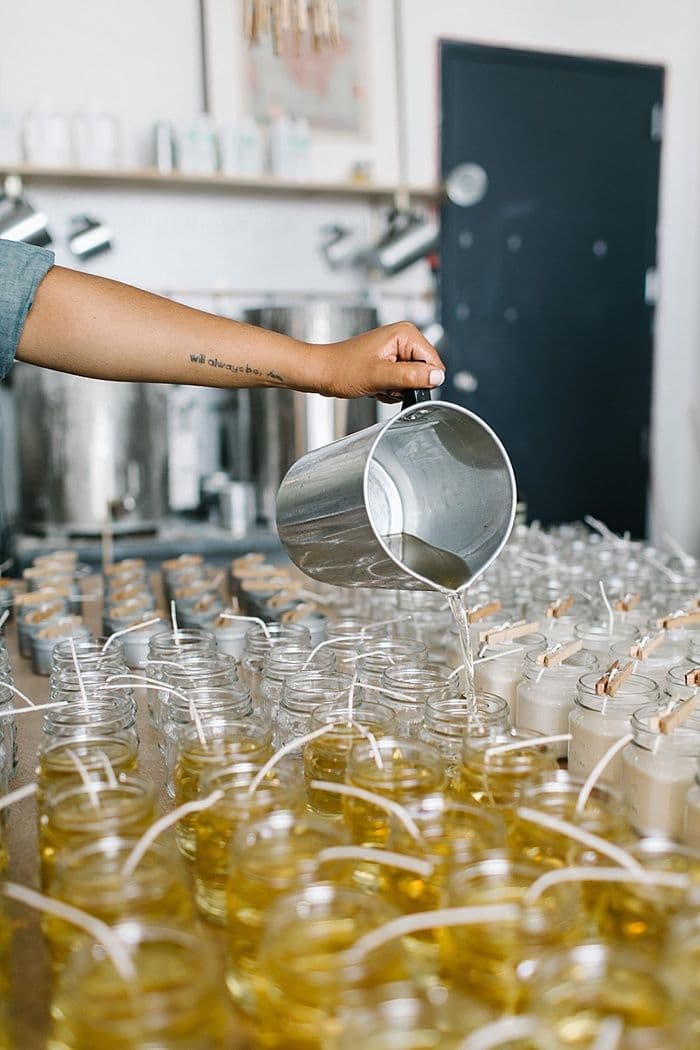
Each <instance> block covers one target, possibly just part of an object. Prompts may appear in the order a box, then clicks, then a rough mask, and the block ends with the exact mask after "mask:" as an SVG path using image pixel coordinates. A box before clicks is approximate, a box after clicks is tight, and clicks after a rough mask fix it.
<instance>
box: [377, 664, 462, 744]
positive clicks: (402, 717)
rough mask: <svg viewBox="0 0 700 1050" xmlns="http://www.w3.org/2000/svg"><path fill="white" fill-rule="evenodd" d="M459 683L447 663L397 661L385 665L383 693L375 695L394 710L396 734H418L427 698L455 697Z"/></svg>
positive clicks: (412, 735) (409, 735)
mask: <svg viewBox="0 0 700 1050" xmlns="http://www.w3.org/2000/svg"><path fill="white" fill-rule="evenodd" d="M458 684H459V680H458V677H457V675H456V674H455V673H454V668H452V667H448V666H447V665H446V664H436V663H426V664H422V665H419V666H415V665H409V664H399V665H397V666H395V667H387V668H386V670H385V671H384V673H383V674H382V689H383V692H382V693H378V694H377V695H378V696H380V697H381V698H382V699H383V700H384V702H385V703H387V704H389V706H390V707H391V708H392V710H393V711H394V712H395V714H396V718H397V721H398V726H399V736H402V737H417V736H418V735H419V734H420V730H421V728H422V726H423V719H424V716H425V709H426V705H427V703H428V701H429V700H430V699H431V698H433V699H436V698H438V697H450V696H454V695H455V692H456V687H457V686H458Z"/></svg>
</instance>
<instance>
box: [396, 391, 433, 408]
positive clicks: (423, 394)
mask: <svg viewBox="0 0 700 1050" xmlns="http://www.w3.org/2000/svg"><path fill="white" fill-rule="evenodd" d="M421 401H430V391H429V390H406V391H405V392H404V395H403V402H402V404H401V411H403V410H404V408H413V406H414V405H419V404H420V403H421Z"/></svg>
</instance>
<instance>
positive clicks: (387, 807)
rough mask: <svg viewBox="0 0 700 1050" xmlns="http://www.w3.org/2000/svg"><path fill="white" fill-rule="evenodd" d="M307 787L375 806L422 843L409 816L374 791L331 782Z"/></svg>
mask: <svg viewBox="0 0 700 1050" xmlns="http://www.w3.org/2000/svg"><path fill="white" fill-rule="evenodd" d="M309 787H311V788H313V789H314V791H328V792H330V794H332V795H346V796H347V797H348V798H359V799H360V801H362V802H369V804H370V805H372V806H377V807H378V808H379V809H383V810H384V811H385V812H386V813H389V814H391V816H394V817H396V818H397V820H400V821H401V823H402V824H403V826H404V827H405V829H406V831H407V832H408V833H409V835H411V837H412V838H414V839H415V840H416V842H423V835H422V833H421V830H420V828H419V827H418V825H417V824H416V822H415V820H414V819H413V817H412V816H411V814H410V813H409V812H408V811H407V810H406V809H405V808H404V807H403V806H401V805H399V803H398V802H394V800H393V799H392V798H385V797H384V796H383V795H377V794H375V792H374V791H365V789H364V788H358V787H351V786H350V785H349V784H336V783H334V782H333V781H331V780H312V781H311V783H310V785H309Z"/></svg>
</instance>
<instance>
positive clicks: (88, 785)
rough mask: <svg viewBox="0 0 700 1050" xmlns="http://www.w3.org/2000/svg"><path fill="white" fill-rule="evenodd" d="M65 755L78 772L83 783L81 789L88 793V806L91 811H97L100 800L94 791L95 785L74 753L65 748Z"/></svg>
mask: <svg viewBox="0 0 700 1050" xmlns="http://www.w3.org/2000/svg"><path fill="white" fill-rule="evenodd" d="M66 754H67V755H68V758H69V759H70V760H71V762H72V763H73V765H74V766H75V768H76V769H77V770H78V775H79V777H80V779H81V780H82V782H83V787H84V788H85V790H86V791H87V793H88V798H89V799H90V805H91V806H92V807H93V809H99V808H100V798H99V795H98V793H97V791H96V789H95V783H94V781H93V780H92V778H91V776H90V774H89V773H88V771H87V769H86V767H85V765H84V763H83V762H81V761H80V758H79V757H78V756H77V755H76V753H75V751H72V750H71V748H69V747H67V748H66Z"/></svg>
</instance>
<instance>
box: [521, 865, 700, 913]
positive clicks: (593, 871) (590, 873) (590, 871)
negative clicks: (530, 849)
mask: <svg viewBox="0 0 700 1050" xmlns="http://www.w3.org/2000/svg"><path fill="white" fill-rule="evenodd" d="M567 882H635V883H641V885H642V886H665V887H667V888H669V889H674V890H687V889H688V887H689V886H690V877H689V876H688V875H684V874H682V873H681V872H678V871H646V870H645V869H644V868H641V869H640V870H639V871H638V872H631V871H627V870H626V869H625V868H593V867H591V868H584V867H571V868H557V869H556V870H555V871H547V872H545V874H544V875H540V877H539V878H538V879H535V881H534V882H533V883H531V884H530V886H528V888H527V892H526V893H525V895H524V896H523V904H525V905H528V904H534V903H535V901H536V900H537V899H538V897H540V896H541V895H542V894H543V893H546V891H547V890H548V889H549V888H550V887H551V886H558V885H559V884H560V883H567Z"/></svg>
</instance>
